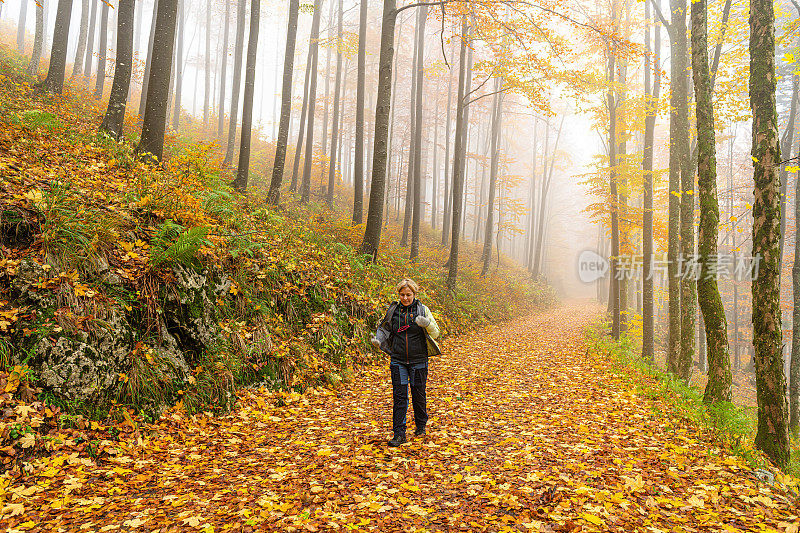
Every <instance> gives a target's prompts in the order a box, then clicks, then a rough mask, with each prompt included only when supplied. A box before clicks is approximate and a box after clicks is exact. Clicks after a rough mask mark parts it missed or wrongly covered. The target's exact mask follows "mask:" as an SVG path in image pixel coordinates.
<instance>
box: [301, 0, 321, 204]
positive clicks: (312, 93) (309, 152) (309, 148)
mask: <svg viewBox="0 0 800 533" xmlns="http://www.w3.org/2000/svg"><path fill="white" fill-rule="evenodd" d="M321 18H322V0H315V1H314V18H313V19H312V21H311V38H310V40H309V45H308V46H309V54H311V78H310V79H309V82H308V119H307V124H306V128H307V130H306V149H305V150H306V154H305V158H304V159H303V179H302V180H301V181H300V202H301V203H306V202H308V200H309V197H310V195H311V168H312V166H313V163H314V116H315V115H316V113H314V110H315V109H316V108H317V65H318V61H319V23H320V19H321Z"/></svg>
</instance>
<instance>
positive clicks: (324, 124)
mask: <svg viewBox="0 0 800 533" xmlns="http://www.w3.org/2000/svg"><path fill="white" fill-rule="evenodd" d="M333 8H334V2H333V1H331V6H330V9H329V10H328V46H327V53H326V54H325V99H324V101H325V110H324V111H323V113H322V131H321V132H320V133H321V135H322V142H321V143H320V153H322V154H324V153H326V152H327V148H328V144H327V143H328V111H330V109H329V108H330V97H331V92H330V89H331V83H330V82H331V76H330V74H331V44H332V43H333V17H334V11H333ZM325 165H326V162H325V158H323V159H322V176H325V174H326V173H327V172H326V170H327V169H326V166H325ZM320 187H322V188H323V189H324V188H325V182H324V180H320Z"/></svg>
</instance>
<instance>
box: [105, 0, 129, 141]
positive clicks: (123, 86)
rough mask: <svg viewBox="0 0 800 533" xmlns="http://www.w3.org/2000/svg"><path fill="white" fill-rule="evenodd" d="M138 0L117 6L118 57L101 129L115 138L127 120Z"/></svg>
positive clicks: (126, 1) (118, 135)
mask: <svg viewBox="0 0 800 533" xmlns="http://www.w3.org/2000/svg"><path fill="white" fill-rule="evenodd" d="M135 3H136V0H120V1H119V4H118V6H117V9H118V10H119V11H118V13H117V57H116V66H115V67H114V81H113V82H112V84H111V96H110V97H109V100H108V109H107V110H106V116H105V118H104V119H103V123H102V124H101V125H100V130H101V131H105V132H108V134H109V135H111V136H112V137H114V138H115V139H119V138H120V137H121V136H122V126H123V124H124V122H125V104H126V103H127V101H128V88H129V87H130V82H131V69H132V66H133V16H134V9H135Z"/></svg>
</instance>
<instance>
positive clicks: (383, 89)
mask: <svg viewBox="0 0 800 533" xmlns="http://www.w3.org/2000/svg"><path fill="white" fill-rule="evenodd" d="M396 7H397V1H396V0H383V21H382V24H381V51H380V58H379V60H378V61H379V62H378V95H377V99H376V102H375V128H374V129H375V133H374V147H375V148H374V160H373V164H372V188H371V189H370V195H369V210H368V212H367V225H366V227H365V228H364V240H363V241H362V243H361V253H368V254H370V255H371V256H372V259H373V261H374V260H375V257H376V255H377V253H378V246H379V245H380V242H381V229H382V222H383V191H384V184H385V181H386V160H387V156H388V150H387V148H388V137H389V114H390V112H391V98H392V56H393V55H394V28H395V22H396V19H397V13H396V11H395V10H396ZM354 179H355V178H354Z"/></svg>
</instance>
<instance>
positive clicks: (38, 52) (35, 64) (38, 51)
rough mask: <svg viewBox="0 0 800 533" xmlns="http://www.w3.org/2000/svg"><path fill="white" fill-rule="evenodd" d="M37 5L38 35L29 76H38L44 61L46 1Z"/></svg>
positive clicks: (35, 38)
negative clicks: (43, 44) (41, 63)
mask: <svg viewBox="0 0 800 533" xmlns="http://www.w3.org/2000/svg"><path fill="white" fill-rule="evenodd" d="M40 2H41V3H39V4H36V35H35V36H34V38H33V53H32V54H31V62H30V63H28V74H29V75H30V76H36V74H37V73H38V72H39V62H40V61H41V60H42V42H43V41H44V7H43V6H44V0H40Z"/></svg>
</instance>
